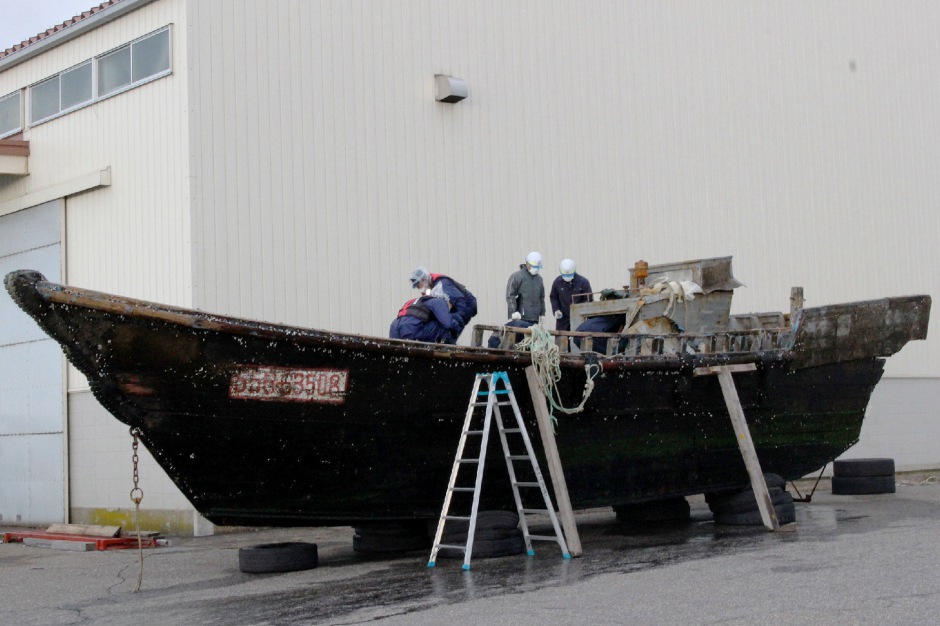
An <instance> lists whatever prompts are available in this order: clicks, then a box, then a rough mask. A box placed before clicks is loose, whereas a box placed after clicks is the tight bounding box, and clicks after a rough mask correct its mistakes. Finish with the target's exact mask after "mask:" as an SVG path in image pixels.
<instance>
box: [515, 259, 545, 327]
mask: <svg viewBox="0 0 940 626" xmlns="http://www.w3.org/2000/svg"><path fill="white" fill-rule="evenodd" d="M506 305H507V306H508V308H509V317H512V314H513V313H515V312H516V311H519V314H520V315H521V316H522V319H524V320H526V321H527V322H537V321H539V317H541V316H543V315H545V283H543V282H542V277H541V276H539V275H538V274H536V275H535V276H533V275H532V274H530V273H529V270H527V269H526V267H525V265H520V266H519V271H517V272H513V273H512V276H510V277H509V282H508V283H506Z"/></svg>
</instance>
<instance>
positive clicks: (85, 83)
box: [59, 61, 93, 111]
mask: <svg viewBox="0 0 940 626" xmlns="http://www.w3.org/2000/svg"><path fill="white" fill-rule="evenodd" d="M92 85H93V83H92V80H91V61H89V62H87V63H82V64H81V65H79V66H78V67H75V68H72V69H70V70H66V71H64V72H62V74H61V75H60V76H59V94H60V98H61V102H62V110H63V111H67V110H69V109H71V108H72V107H77V106H79V105H80V104H85V103H86V102H91V99H92V97H93V94H92Z"/></svg>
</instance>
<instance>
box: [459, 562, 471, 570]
mask: <svg viewBox="0 0 940 626" xmlns="http://www.w3.org/2000/svg"><path fill="white" fill-rule="evenodd" d="M461 569H464V570H469V569H470V564H469V563H467V564H465V565H464V566H463V567H462V568H461Z"/></svg>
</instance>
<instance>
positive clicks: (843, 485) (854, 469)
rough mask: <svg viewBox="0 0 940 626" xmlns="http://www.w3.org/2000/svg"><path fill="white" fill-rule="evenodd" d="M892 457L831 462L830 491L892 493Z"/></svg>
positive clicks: (855, 493) (836, 493) (834, 492)
mask: <svg viewBox="0 0 940 626" xmlns="http://www.w3.org/2000/svg"><path fill="white" fill-rule="evenodd" d="M895 490H896V485H895V480H894V459H846V460H844V461H833V463H832V493H833V494H834V495H841V496H847V495H861V494H875V493H894V492H895Z"/></svg>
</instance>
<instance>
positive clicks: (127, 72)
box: [98, 29, 170, 98]
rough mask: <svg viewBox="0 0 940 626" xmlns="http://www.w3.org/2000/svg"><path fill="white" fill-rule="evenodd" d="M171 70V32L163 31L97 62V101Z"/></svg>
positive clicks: (106, 55)
mask: <svg viewBox="0 0 940 626" xmlns="http://www.w3.org/2000/svg"><path fill="white" fill-rule="evenodd" d="M169 70H170V31H169V29H164V30H161V31H158V32H156V33H154V34H152V35H148V36H146V37H144V38H143V39H139V40H137V41H135V42H134V43H131V44H128V45H126V46H124V47H123V48H118V49H117V50H114V51H112V52H109V53H107V54H105V55H103V56H101V57H99V58H98V97H99V98H101V97H104V96H107V95H109V94H112V93H114V92H116V91H120V90H122V89H126V88H128V87H131V86H133V85H136V84H138V83H141V82H143V81H145V80H147V79H149V78H153V77H154V76H159V75H160V74H163V73H165V72H169Z"/></svg>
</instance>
